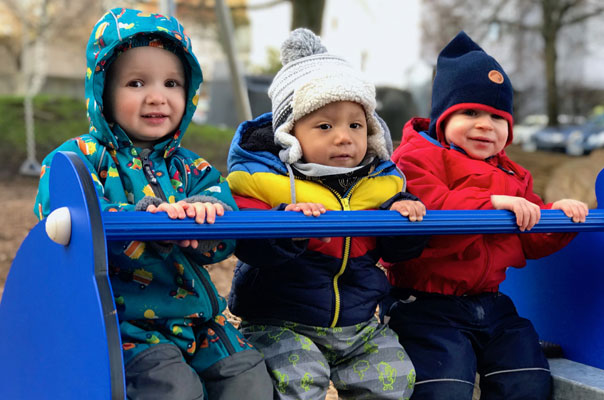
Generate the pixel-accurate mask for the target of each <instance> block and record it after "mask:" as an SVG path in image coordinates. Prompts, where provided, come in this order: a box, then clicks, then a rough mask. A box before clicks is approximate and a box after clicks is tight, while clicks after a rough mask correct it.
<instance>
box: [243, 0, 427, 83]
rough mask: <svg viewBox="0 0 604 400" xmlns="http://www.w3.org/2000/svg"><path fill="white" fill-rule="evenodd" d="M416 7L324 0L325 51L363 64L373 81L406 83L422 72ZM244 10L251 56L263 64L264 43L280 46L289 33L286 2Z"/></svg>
mask: <svg viewBox="0 0 604 400" xmlns="http://www.w3.org/2000/svg"><path fill="white" fill-rule="evenodd" d="M265 1H266V0H250V1H249V3H250V4H262V3H263V2H265ZM419 13H420V10H419V0H327V4H326V7H325V14H324V18H323V32H322V35H321V38H322V40H323V43H324V44H325V46H326V47H327V49H328V50H329V51H330V52H332V53H335V54H338V55H341V56H343V57H344V58H346V59H347V60H349V61H350V62H351V63H353V64H354V65H355V66H356V67H357V68H360V69H361V68H362V69H363V70H364V72H365V73H366V74H367V75H368V76H369V78H370V79H371V80H373V81H374V83H375V84H376V85H392V86H396V87H406V86H407V84H408V81H409V79H410V76H413V77H414V78H413V79H414V80H417V79H418V76H417V75H418V74H419V75H423V74H425V73H426V70H425V68H421V67H418V62H419V60H418V58H419V37H420V28H419V23H420V20H419ZM249 16H250V20H251V21H250V22H251V35H252V38H251V39H252V44H251V46H252V48H251V61H252V63H253V64H258V65H263V64H265V63H266V47H267V46H268V47H275V48H279V47H280V45H281V43H282V42H283V40H285V38H286V37H287V35H288V34H289V30H290V22H291V7H290V4H289V3H287V2H285V3H283V4H279V5H277V6H274V7H271V8H267V9H263V10H251V11H249ZM428 79H429V76H428Z"/></svg>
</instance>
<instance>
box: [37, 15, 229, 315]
mask: <svg viewBox="0 0 604 400" xmlns="http://www.w3.org/2000/svg"><path fill="white" fill-rule="evenodd" d="M147 34H153V35H154V37H158V36H159V37H161V41H162V42H166V43H169V45H170V46H174V49H172V50H174V51H175V53H176V54H177V55H178V56H179V58H180V59H181V61H182V62H183V65H184V67H185V68H184V69H185V74H186V80H187V92H186V96H187V98H186V109H185V112H184V116H183V118H182V121H181V123H180V126H179V127H178V128H177V130H176V131H175V132H174V134H173V135H170V136H169V137H167V138H166V139H165V140H163V141H161V142H160V143H157V144H155V145H154V147H153V148H152V149H151V151H150V152H149V151H148V150H145V151H143V150H141V149H140V148H137V147H134V146H133V144H132V142H131V141H130V139H129V138H128V136H127V135H126V134H125V132H124V131H123V130H122V129H121V128H120V127H119V126H118V125H117V124H112V123H109V122H108V121H107V120H106V119H105V117H104V115H103V90H104V87H105V82H106V76H105V75H106V71H107V68H108V67H109V65H110V64H111V62H112V61H113V60H114V59H115V57H116V54H117V53H118V51H119V49H118V47H119V46H123V45H124V44H128V43H136V41H137V40H138V41H139V43H138V45H140V39H139V38H144V37H145V35H147ZM86 57H87V71H86V83H85V94H86V105H87V114H88V118H89V120H90V128H89V131H88V133H87V134H85V135H82V136H79V137H76V138H73V139H70V140H68V141H67V142H65V143H63V144H62V145H61V146H60V147H58V148H57V149H56V150H54V151H53V152H52V153H50V154H49V155H48V156H47V157H46V158H45V159H44V161H43V166H42V174H41V178H40V184H39V189H38V195H37V198H36V203H35V206H34V212H35V213H36V215H37V216H38V217H39V218H40V219H43V218H45V217H46V216H47V215H48V214H49V213H50V211H51V210H50V206H49V190H57V189H56V188H49V184H48V177H49V169H50V164H51V161H52V158H53V156H54V155H55V154H56V152H57V151H71V152H75V153H76V154H77V155H78V156H79V157H80V158H81V159H82V160H83V161H84V163H85V164H86V166H87V167H88V169H89V170H90V174H91V176H92V179H93V181H94V184H95V187H96V190H97V193H98V197H99V201H100V206H101V210H102V211H135V210H137V209H143V210H144V209H146V205H148V204H158V203H159V202H161V201H168V202H171V203H172V202H177V201H179V200H186V201H210V202H220V203H221V204H223V205H224V207H225V209H227V210H236V209H237V206H236V205H235V202H234V201H233V198H232V196H231V192H230V190H229V187H228V184H227V183H226V181H225V180H224V179H223V178H222V177H221V175H220V172H219V171H218V170H216V169H215V168H213V167H212V166H211V165H210V164H209V163H208V162H207V161H205V160H204V159H203V158H201V157H199V156H198V155H196V154H195V153H193V152H192V151H189V150H187V149H184V148H182V147H180V142H181V139H182V137H183V134H184V133H185V130H186V128H187V126H188V125H189V123H190V121H191V118H192V116H193V113H194V111H195V109H196V106H197V89H198V88H199V85H200V84H201V82H202V73H201V68H200V66H199V63H198V61H197V59H196V57H195V56H194V54H193V53H192V49H191V41H190V39H189V38H188V36H187V35H186V34H185V33H184V32H183V27H182V26H181V25H180V24H179V23H178V21H177V20H176V19H174V18H169V17H164V16H161V15H158V14H147V13H143V12H140V11H138V10H131V9H125V8H116V9H113V10H110V11H109V12H107V13H106V14H105V15H104V16H103V17H102V18H101V19H100V20H99V21H98V22H97V23H96V25H95V26H94V28H93V30H92V34H91V37H90V40H89V41H88V46H87V49H86ZM141 204H143V205H144V206H141ZM137 205H138V206H139V207H138V208H137ZM201 244H202V245H203V246H202V247H203V249H201V250H200V249H197V250H192V249H184V248H180V247H178V246H171V245H162V244H160V243H156V242H139V241H132V242H110V243H108V252H109V270H110V278H111V285H112V289H113V293H114V296H115V303H116V305H117V309H118V314H119V318H120V320H121V321H127V320H142V319H146V320H157V319H163V320H168V319H172V318H179V317H180V319H181V321H182V318H183V317H189V318H196V319H197V321H200V320H201V321H205V320H209V319H211V318H213V317H214V316H215V315H217V314H218V313H220V312H221V311H222V310H223V309H224V308H225V305H226V302H225V300H224V299H223V298H222V297H220V296H219V295H218V293H217V291H216V288H215V287H214V285H213V284H212V282H211V280H210V277H209V275H208V273H207V271H206V270H205V268H203V265H204V264H211V263H215V262H218V261H221V260H223V259H225V258H226V257H228V256H229V255H230V254H231V253H232V251H233V249H234V241H206V242H202V243H201Z"/></svg>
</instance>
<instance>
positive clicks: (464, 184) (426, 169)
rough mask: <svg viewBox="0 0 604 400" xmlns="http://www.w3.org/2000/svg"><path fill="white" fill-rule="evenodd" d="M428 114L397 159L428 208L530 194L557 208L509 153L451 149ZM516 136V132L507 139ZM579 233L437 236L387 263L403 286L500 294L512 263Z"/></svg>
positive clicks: (409, 131)
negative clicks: (417, 251) (482, 156)
mask: <svg viewBox="0 0 604 400" xmlns="http://www.w3.org/2000/svg"><path fill="white" fill-rule="evenodd" d="M428 124H429V120H427V119H422V118H414V119H412V120H411V121H409V122H408V123H407V124H406V125H405V128H404V129H403V139H402V141H401V144H400V145H399V147H398V148H397V149H396V150H395V151H394V154H393V155H392V160H393V161H394V162H396V163H397V165H398V166H399V167H400V168H402V169H403V170H404V171H405V174H406V175H407V178H408V182H409V183H408V184H409V186H408V190H409V191H410V192H411V193H413V194H415V195H417V196H420V197H421V199H422V201H423V202H424V204H425V205H426V208H427V209H428V210H430V209H433V210H489V209H493V206H492V204H491V195H492V194H499V195H508V196H518V197H524V198H525V199H527V200H529V201H531V202H533V203H535V204H537V205H539V206H540V207H541V208H542V209H545V208H550V207H551V204H547V205H546V204H544V203H543V201H542V200H541V198H539V196H537V195H536V194H535V193H534V192H533V178H532V176H531V174H530V173H529V172H528V171H527V170H526V169H524V168H522V167H521V166H520V165H518V164H516V163H515V162H513V161H512V160H510V159H509V158H508V157H507V155H506V154H505V152H504V151H501V152H500V153H499V154H497V155H495V156H493V157H491V158H489V159H487V160H485V161H483V160H474V159H471V158H470V157H468V156H467V155H465V154H464V153H463V152H462V151H460V150H457V149H454V148H449V147H448V146H447V145H445V144H443V142H442V141H443V139H441V141H438V140H436V139H435V138H432V137H430V136H429V135H428V133H427V132H425V131H427V130H428ZM509 142H511V138H510V139H509V140H508V143H509ZM575 235H576V234H575V233H522V234H490V235H435V236H432V238H431V239H430V242H429V243H428V245H427V246H426V248H425V249H424V251H423V253H422V255H421V256H420V257H419V258H416V259H414V260H410V261H406V262H404V263H397V264H386V265H385V266H386V267H388V277H389V279H390V282H391V283H392V284H393V285H394V286H397V287H402V288H411V289H415V290H420V291H425V292H434V293H441V294H447V295H458V296H461V295H465V294H478V293H482V292H495V291H497V290H498V289H499V284H500V283H501V282H502V281H503V280H504V279H505V271H506V269H507V268H508V267H515V268H520V267H523V266H524V265H526V258H540V257H544V256H547V255H549V254H552V253H553V252H555V251H557V250H559V249H561V248H562V247H564V246H565V245H566V244H568V242H569V241H570V240H571V239H572V238H573V237H574V236H575Z"/></svg>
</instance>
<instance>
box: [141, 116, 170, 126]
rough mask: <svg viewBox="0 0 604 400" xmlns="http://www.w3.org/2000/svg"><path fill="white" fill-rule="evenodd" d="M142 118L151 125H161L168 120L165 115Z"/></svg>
mask: <svg viewBox="0 0 604 400" xmlns="http://www.w3.org/2000/svg"><path fill="white" fill-rule="evenodd" d="M142 117H143V119H145V120H146V121H148V122H150V123H152V124H159V123H162V122H163V121H165V119H166V118H168V116H167V115H165V114H144V115H142Z"/></svg>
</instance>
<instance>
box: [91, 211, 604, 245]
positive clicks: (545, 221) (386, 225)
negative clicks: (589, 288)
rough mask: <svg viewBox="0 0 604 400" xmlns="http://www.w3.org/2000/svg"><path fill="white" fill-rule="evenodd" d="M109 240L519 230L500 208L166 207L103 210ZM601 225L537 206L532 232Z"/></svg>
mask: <svg viewBox="0 0 604 400" xmlns="http://www.w3.org/2000/svg"><path fill="white" fill-rule="evenodd" d="M102 219H103V225H104V228H105V233H106V236H107V239H108V240H133V239H136V240H142V241H144V240H159V239H164V240H166V239H191V238H197V239H236V238H258V239H260V238H282V237H300V238H308V237H331V236H334V237H337V236H386V235H435V234H469V233H519V232H520V230H519V229H518V227H517V225H516V218H515V217H514V214H513V213H512V212H510V211H505V210H430V211H428V212H427V213H426V216H425V217H424V220H423V221H422V222H409V220H408V219H407V218H406V217H402V216H401V215H400V214H399V213H397V212H394V211H327V212H326V213H325V214H322V215H321V216H319V217H308V216H305V215H303V214H302V213H299V212H284V211H242V212H241V211H235V212H232V211H231V212H228V211H227V212H225V215H224V216H222V217H217V219H216V222H215V223H214V224H197V223H195V222H194V220H192V219H190V218H187V219H185V220H179V221H174V220H171V219H169V218H168V216H167V215H166V214H165V213H160V214H151V213H146V212H130V213H114V212H103V213H102ZM603 230H604V209H594V210H590V212H589V215H588V217H587V220H586V221H585V222H584V223H573V222H572V221H571V220H570V218H568V217H566V216H565V215H564V213H563V212H562V211H560V210H542V211H541V219H540V221H539V223H538V224H536V225H535V226H534V227H533V229H532V230H531V231H530V232H531V233H538V232H593V231H603Z"/></svg>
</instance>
